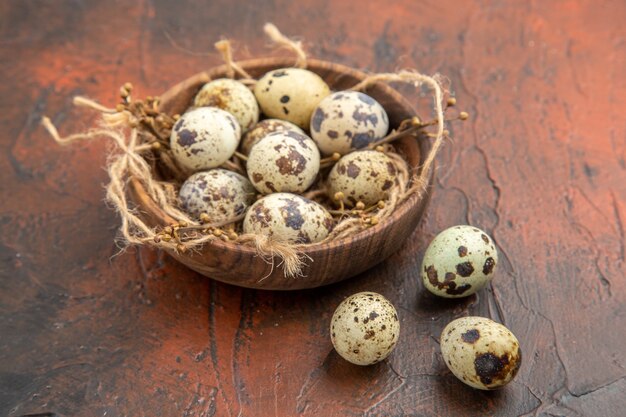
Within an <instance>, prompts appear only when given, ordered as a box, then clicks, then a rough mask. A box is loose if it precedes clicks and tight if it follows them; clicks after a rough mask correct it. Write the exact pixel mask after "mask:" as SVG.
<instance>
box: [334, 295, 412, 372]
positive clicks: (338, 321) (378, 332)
mask: <svg viewBox="0 0 626 417" xmlns="http://www.w3.org/2000/svg"><path fill="white" fill-rule="evenodd" d="M399 336H400V321H399V320H398V313H397V311H396V309H395V307H394V306H393V305H392V304H391V303H390V302H389V300H387V299H386V298H385V297H383V296H382V295H380V294H377V293H375V292H360V293H357V294H354V295H352V296H350V297H348V298H346V299H345V300H344V301H343V302H342V303H341V304H339V306H338V307H337V309H336V310H335V313H334V314H333V317H332V319H331V322H330V339H331V341H332V343H333V346H334V347H335V350H336V351H337V353H339V355H341V357H343V358H344V359H345V360H347V361H348V362H351V363H353V364H355V365H372V364H374V363H376V362H380V361H382V360H383V359H385V358H386V357H387V356H389V354H390V353H391V351H392V350H393V349H394V347H395V346H396V343H397V341H398V337H399Z"/></svg>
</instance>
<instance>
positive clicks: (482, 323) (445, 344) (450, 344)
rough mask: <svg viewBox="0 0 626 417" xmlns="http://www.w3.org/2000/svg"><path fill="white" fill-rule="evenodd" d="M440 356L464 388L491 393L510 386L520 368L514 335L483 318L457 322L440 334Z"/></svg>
mask: <svg viewBox="0 0 626 417" xmlns="http://www.w3.org/2000/svg"><path fill="white" fill-rule="evenodd" d="M440 344H441V354H442V355H443V360H444V361H445V362H446V365H447V366H448V368H449V369H450V370H451V371H452V373H453V374H454V375H455V376H456V377H457V378H459V379H460V380H461V381H463V382H464V383H466V384H467V385H469V386H471V387H474V388H478V389H483V390H490V389H494V388H499V387H502V386H503V385H506V384H508V383H509V382H511V380H512V379H513V378H515V375H517V371H518V370H519V368H520V366H521V364H522V351H521V349H520V346H519V342H518V340H517V338H516V337H515V335H514V334H513V333H511V331H510V330H509V329H507V328H506V327H504V326H503V325H501V324H499V323H496V322H495V321H493V320H489V319H487V318H484V317H462V318H460V319H456V320H454V321H453V322H451V323H450V324H448V325H447V326H446V328H445V329H443V332H442V333H441V339H440Z"/></svg>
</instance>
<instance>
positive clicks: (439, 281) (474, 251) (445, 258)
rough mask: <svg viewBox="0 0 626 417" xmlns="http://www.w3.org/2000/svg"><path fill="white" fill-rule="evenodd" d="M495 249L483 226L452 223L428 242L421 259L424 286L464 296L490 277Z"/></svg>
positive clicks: (448, 295)
mask: <svg viewBox="0 0 626 417" xmlns="http://www.w3.org/2000/svg"><path fill="white" fill-rule="evenodd" d="M497 263H498V251H497V250H496V247H495V245H494V243H493V239H491V238H490V237H489V236H488V235H487V234H486V233H485V232H483V231H482V230H480V229H478V228H476V227H473V226H465V225H462V226H453V227H451V228H449V229H446V230H444V231H443V232H441V233H439V234H438V235H437V236H436V237H435V239H433V241H432V242H431V243H430V245H429V246H428V249H426V253H425V254H424V260H423V261H422V269H421V271H422V272H421V273H422V280H423V282H424V286H425V287H426V288H427V289H428V290H429V291H430V292H432V293H433V294H435V295H438V296H440V297H446V298H458V297H466V296H468V295H470V294H474V293H475V292H476V291H478V290H480V289H482V288H483V287H484V286H485V285H487V284H488V283H489V281H491V279H492V278H493V275H494V270H495V267H496V264H497Z"/></svg>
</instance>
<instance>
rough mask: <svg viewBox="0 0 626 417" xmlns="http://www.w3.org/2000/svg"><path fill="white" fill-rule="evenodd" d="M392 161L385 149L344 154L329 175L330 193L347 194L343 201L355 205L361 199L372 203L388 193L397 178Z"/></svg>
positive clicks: (368, 203)
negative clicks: (383, 150) (383, 151)
mask: <svg viewBox="0 0 626 417" xmlns="http://www.w3.org/2000/svg"><path fill="white" fill-rule="evenodd" d="M396 175H397V170H396V166H395V165H394V163H393V161H392V160H391V159H390V158H389V157H388V156H387V155H385V154H384V153H382V152H378V151H373V150H365V151H355V152H352V153H349V154H347V155H345V156H343V157H342V158H341V159H340V160H339V161H337V163H336V164H335V166H333V169H332V170H331V171H330V174H329V175H328V190H329V195H330V196H331V197H333V196H334V195H335V194H336V193H337V192H340V191H341V192H342V193H343V195H344V198H343V202H344V204H347V205H348V206H350V207H354V206H355V205H356V203H357V202H358V201H361V202H363V204H365V205H366V206H371V205H374V204H376V203H378V202H379V201H380V200H384V199H385V198H387V197H388V195H389V191H390V190H391V187H392V186H393V185H394V184H395V182H396V180H397V177H396Z"/></svg>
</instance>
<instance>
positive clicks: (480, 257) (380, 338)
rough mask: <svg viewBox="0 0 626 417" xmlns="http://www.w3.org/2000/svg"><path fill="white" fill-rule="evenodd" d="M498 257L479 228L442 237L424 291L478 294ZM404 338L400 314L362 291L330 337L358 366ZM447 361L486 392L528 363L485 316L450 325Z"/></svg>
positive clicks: (429, 259)
mask: <svg viewBox="0 0 626 417" xmlns="http://www.w3.org/2000/svg"><path fill="white" fill-rule="evenodd" d="M497 263H498V252H497V250H496V247H495V245H494V243H493V239H492V238H491V237H489V236H488V235H487V234H486V233H485V232H483V231H482V230H480V229H478V228H476V227H473V226H466V225H462V226H454V227H451V228H449V229H446V230H444V231H443V232H441V233H440V234H438V235H437V236H436V237H435V239H434V240H433V241H432V242H431V243H430V245H429V246H428V249H427V250H426V253H425V255H424V258H423V261H422V267H421V270H422V274H421V275H422V281H423V284H424V287H425V288H426V289H427V290H428V291H430V292H431V293H433V294H434V295H436V296H439V297H446V298H459V297H466V296H468V295H471V294H474V293H476V292H477V291H479V290H481V289H482V288H484V287H485V286H486V285H487V284H489V282H490V281H491V279H492V278H493V275H494V271H495V267H496V265H497ZM399 334H400V321H399V319H398V312H397V311H396V309H395V307H394V306H393V304H392V303H391V302H390V301H389V300H387V299H386V298H385V297H383V296H382V295H380V294H377V293H374V292H360V293H357V294H354V295H352V296H350V297H348V298H347V299H345V300H344V301H343V302H342V303H341V304H339V306H338V307H337V309H336V310H335V313H334V314H333V317H332V319H331V323H330V338H331V342H332V344H333V346H334V347H335V350H336V351H337V353H338V354H339V355H340V356H341V357H343V358H344V359H346V360H347V361H349V362H351V363H354V364H356V365H372V364H375V363H377V362H380V361H382V360H384V359H385V358H386V357H387V356H389V354H390V353H391V352H392V350H393V349H394V347H395V346H396V343H397V341H398V336H399ZM439 343H440V346H441V355H442V359H443V361H444V362H445V364H446V366H447V367H448V368H449V369H450V371H451V372H452V374H454V375H455V376H456V377H457V378H458V379H459V380H461V381H463V382H464V383H465V384H467V385H469V386H471V387H473V388H478V389H482V390H491V389H496V388H499V387H502V386H504V385H506V384H508V383H509V382H510V381H511V380H512V379H513V378H514V377H515V375H516V374H517V371H518V370H519V367H520V365H521V363H522V352H521V349H520V345H519V341H518V340H517V338H516V337H515V335H514V334H513V333H511V331H510V330H509V329H507V328H506V327H505V326H503V325H502V324H499V323H496V322H495V321H493V320H490V319H487V318H484V317H462V318H458V319H456V320H453V321H452V322H450V323H449V324H448V325H447V326H446V327H445V328H444V329H443V331H442V333H441V336H440V338H439Z"/></svg>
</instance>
